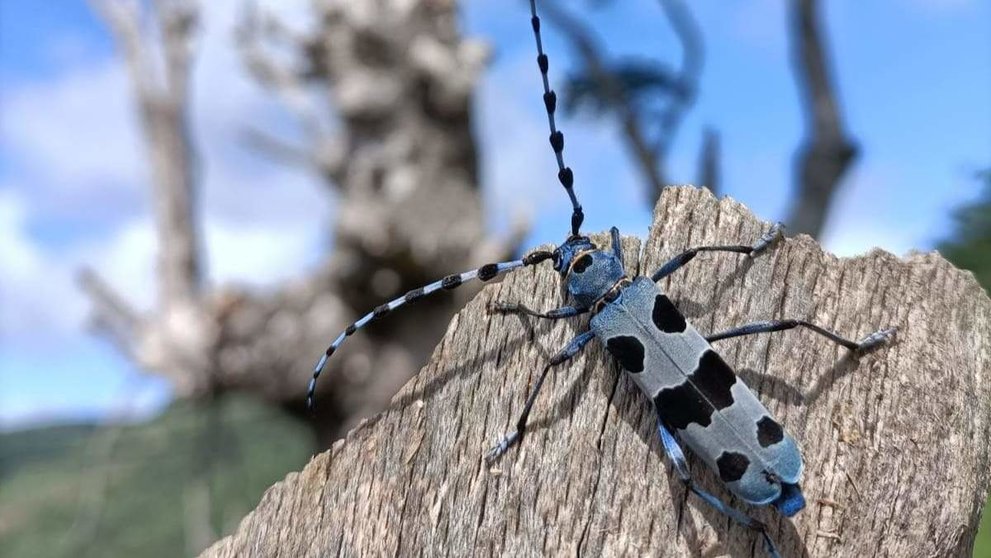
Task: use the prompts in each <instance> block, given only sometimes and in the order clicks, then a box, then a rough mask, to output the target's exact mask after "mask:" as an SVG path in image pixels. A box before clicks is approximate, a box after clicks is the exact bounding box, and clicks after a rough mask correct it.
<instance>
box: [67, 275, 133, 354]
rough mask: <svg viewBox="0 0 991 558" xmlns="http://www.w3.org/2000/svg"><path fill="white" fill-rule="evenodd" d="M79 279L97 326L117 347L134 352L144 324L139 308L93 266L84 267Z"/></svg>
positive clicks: (93, 320)
mask: <svg viewBox="0 0 991 558" xmlns="http://www.w3.org/2000/svg"><path fill="white" fill-rule="evenodd" d="M76 280H77V282H78V284H79V286H80V288H81V289H82V290H83V292H84V293H86V294H87V295H88V296H89V299H90V302H92V304H93V309H92V318H91V319H92V322H93V324H94V326H95V327H96V328H97V329H98V330H99V331H101V332H103V333H105V334H107V335H108V336H109V337H110V340H111V341H112V342H113V343H114V345H115V346H116V347H117V348H118V350H120V351H121V352H123V353H124V354H127V355H133V354H134V351H135V346H134V345H135V343H136V341H135V339H136V337H137V335H138V330H139V328H140V327H141V318H140V317H139V315H138V312H137V311H136V310H135V309H134V308H133V307H132V306H131V304H130V303H129V302H127V301H126V300H125V299H124V297H123V296H121V295H120V294H119V293H117V292H116V291H114V290H113V288H112V287H111V286H110V285H108V284H107V282H106V281H104V280H103V279H102V278H101V277H100V276H99V275H97V274H96V272H94V271H93V270H91V269H89V268H83V269H81V270H80V271H79V273H78V274H77V275H76Z"/></svg>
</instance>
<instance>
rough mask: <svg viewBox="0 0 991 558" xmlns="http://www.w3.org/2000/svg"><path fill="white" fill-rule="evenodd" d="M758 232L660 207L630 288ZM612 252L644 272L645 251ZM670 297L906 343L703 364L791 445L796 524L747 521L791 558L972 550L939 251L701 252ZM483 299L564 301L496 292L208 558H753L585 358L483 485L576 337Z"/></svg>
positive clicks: (552, 386)
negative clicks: (747, 395) (858, 352)
mask: <svg viewBox="0 0 991 558" xmlns="http://www.w3.org/2000/svg"><path fill="white" fill-rule="evenodd" d="M768 225H769V224H768V223H764V222H761V221H760V220H758V219H756V218H755V217H754V216H753V215H752V214H751V213H750V212H749V211H748V210H747V209H746V208H745V207H743V206H742V205H741V204H739V203H737V202H735V201H733V200H729V199H723V200H716V199H715V198H714V197H713V196H712V195H711V194H709V193H708V192H707V191H705V190H698V189H694V188H672V189H668V190H667V191H666V192H665V194H664V196H663V197H662V199H661V200H660V202H659V204H658V206H657V208H656V210H655V214H654V225H653V227H652V229H651V232H650V236H649V238H648V239H647V241H646V244H645V245H644V250H643V256H642V258H641V261H640V265H639V266H637V267H639V269H634V268H633V267H634V265H629V267H631V269H630V272H631V273H637V272H639V273H643V274H649V273H650V272H651V271H653V270H654V269H656V268H657V267H658V266H659V265H660V264H661V263H662V262H663V261H664V260H665V259H666V258H669V257H671V256H672V255H674V254H675V253H677V252H680V251H681V250H683V249H684V248H686V247H689V246H693V245H701V244H713V243H717V244H718V243H722V244H734V243H750V242H752V241H753V240H754V239H756V238H757V237H758V236H759V235H760V234H761V232H762V231H764V230H766V228H767V226H768ZM595 238H596V239H597V240H599V241H605V236H604V235H598V236H596V237H595ZM624 242H625V248H626V251H627V256H626V258H627V260H626V261H627V262H637V260H638V257H637V254H638V253H639V249H640V241H639V240H638V239H636V238H626V239H625V240H624ZM664 283H665V284H664V285H663V287H664V288H665V289H666V290H668V291H669V292H670V293H671V295H672V297H673V298H674V300H675V301H676V302H677V303H679V304H680V307H681V308H682V309H683V311H684V312H685V313H686V314H687V315H688V316H689V317H690V318H691V319H692V321H693V322H694V324H695V325H696V326H697V327H698V328H699V330H700V331H703V332H711V331H715V330H721V329H725V328H729V327H731V326H733V325H738V324H741V323H744V322H749V321H755V320H762V319H773V318H802V319H807V320H810V321H814V322H816V323H818V324H821V325H823V326H825V327H828V328H832V329H835V330H836V331H839V332H841V333H843V334H846V335H848V336H851V337H860V336H863V335H865V334H867V333H869V332H872V331H874V330H877V329H879V328H882V327H888V326H892V325H894V326H898V327H899V328H900V331H899V334H898V336H897V338H896V340H895V342H894V344H893V345H891V346H889V347H886V348H882V349H881V350H879V351H876V352H874V353H872V354H869V355H866V356H864V357H862V358H861V359H859V362H858V361H857V360H855V359H852V358H850V356H849V355H848V354H847V353H846V351H845V350H844V349H842V348H839V347H836V346H834V345H832V344H831V343H829V342H828V341H826V340H824V339H822V338H820V337H819V336H817V335H815V334H813V333H811V332H808V331H788V332H781V333H776V334H765V335H759V336H751V337H746V338H741V339H735V340H726V341H722V342H719V343H718V344H717V349H719V351H720V352H721V353H722V354H723V355H724V357H725V358H726V360H727V361H728V362H730V363H731V364H733V365H734V366H735V367H736V368H737V370H738V372H739V374H740V376H741V377H743V378H744V379H745V380H746V381H747V383H748V384H749V385H750V387H751V388H753V389H754V390H756V391H757V392H759V395H760V397H761V399H762V400H763V401H765V402H766V404H767V406H768V407H769V408H770V409H771V411H772V412H773V413H775V415H776V416H777V417H778V419H779V421H780V422H781V423H782V424H784V425H785V427H786V428H787V429H788V430H789V431H790V432H791V433H792V434H793V435H795V437H796V438H797V440H798V441H799V444H800V445H801V447H802V449H803V453H804V457H805V463H806V472H805V478H804V482H803V486H804V489H805V493H806V497H807V498H808V501H809V505H808V508H807V509H805V510H804V511H803V512H801V513H800V514H799V515H798V516H796V517H795V518H794V519H792V520H789V519H785V518H782V517H781V516H780V515H779V514H778V513H777V512H775V511H774V510H770V509H757V508H749V511H751V512H752V513H753V514H754V515H755V516H756V517H757V518H759V519H760V520H761V521H764V522H766V523H767V524H768V525H769V526H770V531H771V534H772V536H773V537H774V539H775V540H776V541H777V542H778V544H779V546H780V549H781V551H782V554H783V555H784V556H849V557H863V556H968V555H969V554H970V549H971V547H972V544H973V538H974V533H975V530H976V529H977V524H978V519H979V516H980V512H981V507H982V505H983V504H984V502H985V500H986V498H987V494H988V483H989V478H991V455H989V439H991V378H989V372H991V366H989V363H991V300H989V299H988V297H987V295H986V294H985V293H984V291H983V290H982V289H981V287H980V286H978V284H977V283H976V281H975V280H974V278H973V276H972V275H971V274H970V273H968V272H963V271H959V270H957V269H955V268H953V267H952V266H951V265H950V264H949V263H947V262H946V261H945V260H944V259H943V258H941V257H940V256H939V255H937V254H935V253H931V254H917V255H911V256H909V257H907V258H906V259H899V258H897V257H895V256H892V255H891V254H888V253H886V252H883V251H880V250H874V251H872V252H870V253H869V254H867V255H864V256H861V257H857V258H850V259H844V258H837V257H835V256H832V255H830V254H827V253H825V252H823V250H822V249H821V248H820V247H819V246H818V245H817V244H816V243H815V242H814V241H812V240H811V239H810V238H808V237H805V236H800V237H798V238H795V239H789V240H787V241H786V242H784V243H782V244H780V245H778V246H777V247H776V248H775V249H773V250H772V251H770V252H768V253H766V254H763V255H761V256H759V257H757V258H756V259H754V260H747V259H745V258H742V257H740V256H737V255H715V254H703V255H701V256H699V257H698V258H697V259H696V260H695V261H693V262H692V263H691V264H690V265H689V266H688V267H687V268H685V269H683V270H681V271H679V272H678V273H676V274H675V275H674V276H672V277H671V278H670V279H668V280H665V282H664ZM494 299H503V300H516V301H522V302H524V303H525V304H527V305H530V306H531V307H534V308H551V307H556V306H560V305H561V300H562V299H561V290H560V283H559V281H558V280H557V279H556V277H555V275H554V273H553V271H552V270H551V269H550V266H549V265H546V266H540V267H539V268H530V269H523V270H519V271H517V272H514V273H512V274H511V275H509V276H508V277H507V278H506V279H505V281H503V282H502V283H501V284H498V285H490V286H488V287H486V288H485V289H484V290H483V291H482V292H481V293H480V294H479V295H478V296H477V297H476V298H475V299H474V300H473V301H472V302H471V303H469V304H468V306H467V307H466V308H465V309H464V310H463V311H461V312H460V313H459V314H458V315H457V316H456V317H455V318H454V320H453V321H452V322H451V324H450V327H449V328H448V331H447V334H446V335H445V337H444V339H443V340H442V341H441V343H440V345H438V346H437V348H436V350H435V351H434V354H433V357H432V358H431V360H430V363H429V364H428V365H427V366H425V367H424V368H423V370H421V371H420V373H419V374H417V375H416V376H415V377H414V378H413V379H412V380H411V381H410V382H409V383H408V384H407V385H406V386H405V387H404V388H403V389H402V390H401V391H400V392H399V393H398V394H397V395H396V396H395V398H394V401H393V404H392V406H391V407H390V408H389V409H388V410H387V411H386V412H385V413H383V414H381V415H379V416H378V417H376V418H374V419H371V420H369V421H367V422H365V423H363V424H362V425H361V426H359V427H358V428H356V429H354V430H353V431H352V432H351V433H350V434H349V435H348V436H347V438H346V439H344V440H341V441H339V442H338V443H336V444H335V445H334V446H333V448H332V449H331V450H329V451H327V452H325V453H322V454H320V455H318V456H316V457H314V458H313V460H312V461H311V462H310V464H309V465H307V466H306V467H305V468H304V469H303V471H301V472H300V473H293V474H290V475H289V476H288V477H287V478H286V479H285V480H284V481H282V482H279V483H277V484H276V485H274V486H273V487H272V488H271V489H269V490H268V492H267V493H266V494H265V496H264V497H263V498H262V500H261V502H260V503H259V505H258V507H257V509H256V510H255V511H254V512H252V513H251V514H249V515H248V516H247V517H246V518H245V519H244V520H243V521H242V522H241V525H240V527H239V528H238V529H237V531H236V532H235V533H234V534H233V535H231V536H229V537H227V538H225V539H223V540H221V541H219V542H218V543H217V544H216V545H214V546H213V547H212V548H211V549H209V550H208V551H207V552H206V553H205V554H204V556H216V557H226V556H248V555H252V556H254V555H257V556H328V555H342V556H378V555H386V554H388V555H402V556H408V555H425V556H440V555H453V556H465V555H501V556H508V555H511V556H537V555H563V554H569V555H576V554H582V555H589V556H600V555H601V556H648V555H649V556H724V555H728V556H734V557H736V556H764V555H765V554H764V551H763V549H762V547H761V546H760V544H759V543H758V541H757V539H756V538H755V536H754V534H753V533H751V532H749V531H747V530H745V529H742V528H739V527H737V526H735V525H731V524H730V522H729V520H727V519H726V518H725V517H723V516H721V515H719V514H718V513H716V512H714V511H712V510H710V509H709V508H707V507H705V506H704V504H703V503H702V502H701V501H700V500H699V499H698V498H696V497H695V496H694V495H689V494H686V490H685V488H684V486H683V485H682V484H681V483H680V482H679V481H678V480H677V478H676V477H675V476H674V474H673V473H672V471H671V469H670V466H669V464H668V463H667V462H666V460H665V458H664V454H663V451H662V450H661V448H660V443H659V441H658V439H657V435H656V431H655V429H654V420H655V418H654V412H653V410H652V409H651V407H650V406H649V405H648V404H647V401H646V400H645V399H644V397H643V396H642V395H640V393H639V392H637V391H636V388H635V386H634V385H633V383H632V382H631V381H630V380H628V379H627V378H626V377H625V376H623V375H621V374H620V372H619V370H618V368H617V365H616V364H615V363H614V362H613V361H612V360H611V359H610V358H609V357H608V355H606V354H605V353H604V351H603V349H602V347H601V345H600V344H598V343H597V342H593V343H592V344H590V345H589V347H588V348H586V350H585V351H584V353H583V354H582V355H580V356H579V357H577V358H575V359H574V360H573V361H572V362H571V363H570V364H569V365H566V366H563V367H560V368H559V369H558V370H557V371H556V372H555V373H554V374H552V376H551V377H550V378H549V379H548V385H547V386H546V387H545V388H544V390H545V392H544V393H543V394H542V396H541V398H540V399H539V400H538V403H537V405H536V407H535V410H534V414H533V415H532V418H531V421H532V422H531V427H530V430H529V431H528V434H527V436H526V438H525V439H524V441H523V443H522V444H521V445H520V446H519V447H517V448H515V449H513V450H511V451H510V452H509V453H508V454H507V455H505V456H504V457H503V458H502V460H501V461H499V462H498V463H497V464H496V466H495V467H494V468H492V469H490V468H489V467H487V466H486V465H485V463H484V461H483V458H482V456H483V454H484V452H485V450H486V449H487V448H488V447H489V446H491V445H492V444H493V443H494V442H495V440H496V439H497V438H498V437H499V436H501V435H502V434H503V433H505V432H506V431H507V430H508V429H509V428H510V427H511V425H512V424H513V422H514V421H515V418H516V416H517V414H518V413H519V412H520V409H521V407H522V404H523V401H524V399H525V397H526V392H527V388H528V385H529V383H530V382H531V381H533V380H534V379H535V375H536V374H537V373H538V372H539V370H540V368H541V366H542V364H543V363H544V362H545V361H546V359H547V358H548V357H549V356H550V355H551V354H552V353H553V352H555V351H556V350H557V349H558V348H560V347H561V346H563V345H564V344H565V343H566V342H567V341H568V340H569V339H570V338H571V337H573V336H574V335H575V334H576V333H578V332H579V331H580V330H582V329H583V328H585V327H587V320H573V321H570V322H567V321H561V322H556V323H554V322H548V321H538V320H535V319H531V318H521V317H517V316H501V315H490V314H489V313H488V312H487V310H486V305H487V304H488V303H489V302H490V301H492V300H494ZM409 311H410V312H415V309H410V310H409ZM301 378H302V374H301ZM331 381H332V379H331ZM304 383H305V381H304V380H302V379H301V383H300V386H301V389H302V386H303V384H304ZM691 465H692V470H693V471H694V473H695V475H696V476H697V478H698V479H699V480H700V483H701V485H702V486H703V487H704V488H706V489H709V490H711V491H713V492H714V493H715V494H717V495H719V496H720V497H723V498H727V499H730V500H731V501H733V502H734V504H735V505H737V506H742V504H741V503H740V502H739V501H736V500H735V499H733V498H731V497H730V495H729V493H728V492H727V491H726V490H725V489H723V488H722V487H721V486H720V484H719V481H718V479H717V478H716V477H715V475H713V474H712V473H710V472H709V471H708V470H707V469H705V468H704V467H703V466H702V464H701V462H699V461H698V460H696V459H694V458H692V459H691Z"/></svg>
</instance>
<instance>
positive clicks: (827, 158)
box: [787, 0, 857, 237]
mask: <svg viewBox="0 0 991 558" xmlns="http://www.w3.org/2000/svg"><path fill="white" fill-rule="evenodd" d="M789 8H790V10H791V13H790V22H791V25H790V27H791V39H792V49H793V51H792V62H793V64H794V69H795V74H796V78H797V80H798V84H799V89H800V91H801V93H802V103H803V112H804V113H805V121H806V137H805V139H804V140H803V142H802V146H801V147H800V148H799V149H798V152H797V153H796V156H795V161H796V163H795V164H796V167H797V168H796V173H797V175H798V176H797V179H798V184H797V190H798V191H797V192H796V194H795V196H794V198H793V199H794V201H793V203H792V206H791V210H790V212H789V217H788V220H787V222H788V225H789V229H790V232H792V233H795V234H798V233H805V234H809V235H811V236H813V237H818V236H819V234H820V233H821V232H822V228H823V225H824V224H825V221H826V216H827V215H828V213H829V208H830V204H831V202H832V199H833V196H834V194H835V193H836V190H837V189H838V188H839V183H840V180H841V179H842V178H843V175H844V173H845V172H846V170H847V168H848V167H849V165H850V163H852V162H853V160H854V159H855V158H856V156H857V145H856V143H855V142H854V141H853V140H852V139H850V137H849V135H848V134H847V133H846V131H845V130H844V124H843V118H842V116H841V115H840V112H839V108H838V106H837V102H836V93H835V85H834V84H833V82H832V81H833V80H832V77H831V76H830V68H829V61H828V60H827V56H828V55H827V53H826V48H825V47H824V46H823V45H824V43H825V39H824V38H823V36H822V32H821V30H820V24H819V13H818V9H819V3H818V0H791V1H790V2H789Z"/></svg>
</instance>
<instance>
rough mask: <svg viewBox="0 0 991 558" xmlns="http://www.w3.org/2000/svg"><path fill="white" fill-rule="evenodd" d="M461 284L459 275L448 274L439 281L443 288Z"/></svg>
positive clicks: (451, 287)
mask: <svg viewBox="0 0 991 558" xmlns="http://www.w3.org/2000/svg"><path fill="white" fill-rule="evenodd" d="M460 284H461V275H448V276H447V277H445V278H444V279H443V280H442V281H441V282H440V286H441V287H444V288H445V289H453V288H455V287H457V286H458V285H460Z"/></svg>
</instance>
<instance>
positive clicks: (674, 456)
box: [657, 420, 804, 558]
mask: <svg viewBox="0 0 991 558" xmlns="http://www.w3.org/2000/svg"><path fill="white" fill-rule="evenodd" d="M657 431H658V433H659V434H660V436H661V445H662V446H663V447H664V453H666V454H667V456H668V459H670V460H671V463H672V464H673V465H674V470H675V471H676V472H677V473H678V477H679V478H680V479H681V481H682V482H684V483H685V485H687V486H688V488H689V490H691V491H692V492H694V493H695V495H696V496H698V497H699V498H701V499H702V500H703V501H705V503H707V504H709V505H710V506H712V507H713V508H715V509H716V510H717V511H718V512H720V513H722V514H723V515H726V516H728V517H729V518H730V519H732V520H733V521H735V522H736V523H739V524H740V525H742V526H744V527H746V528H748V529H751V530H753V531H756V532H757V533H758V534H759V535H760V536H761V538H762V539H763V541H764V547H765V548H766V549H767V553H768V555H769V556H771V558H781V554H779V553H778V549H777V547H776V546H775V545H774V541H772V540H771V537H770V535H768V534H767V527H766V526H765V525H764V524H763V523H761V522H760V521H758V520H756V519H754V518H752V517H750V516H749V515H747V514H745V513H743V512H741V511H739V510H737V509H734V508H732V507H730V506H729V504H727V503H726V502H723V501H722V500H720V499H719V498H717V497H716V496H714V495H713V494H711V493H709V492H706V491H705V490H702V489H701V488H699V487H698V486H697V485H696V484H695V481H694V480H693V479H692V475H691V473H689V472H688V463H687V462H686V461H685V453H684V452H683V451H681V446H680V445H679V444H678V441H677V440H676V439H675V437H674V434H672V433H671V432H670V431H669V430H668V429H667V427H665V426H664V424H663V423H662V422H661V421H660V420H658V421H657ZM793 486H795V487H797V486H798V485H793ZM799 496H801V492H799ZM803 502H804V499H803ZM795 511H797V510H795Z"/></svg>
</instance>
